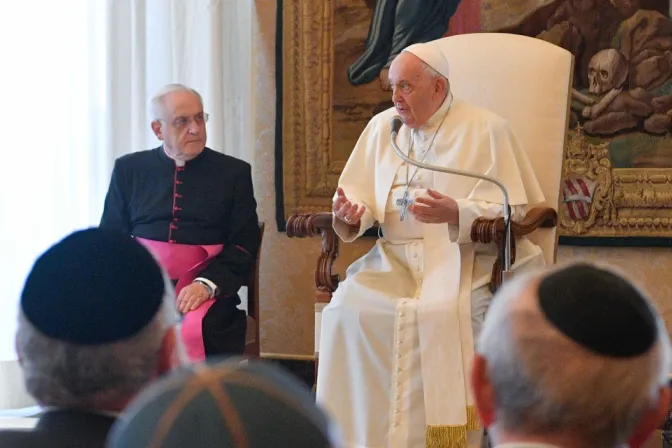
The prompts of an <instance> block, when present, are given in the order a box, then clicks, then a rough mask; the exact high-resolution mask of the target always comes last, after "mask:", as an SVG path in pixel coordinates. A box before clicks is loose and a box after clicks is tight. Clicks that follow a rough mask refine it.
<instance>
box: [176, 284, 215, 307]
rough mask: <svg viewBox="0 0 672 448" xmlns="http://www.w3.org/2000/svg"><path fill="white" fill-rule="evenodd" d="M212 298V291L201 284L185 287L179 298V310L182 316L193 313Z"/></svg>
mask: <svg viewBox="0 0 672 448" xmlns="http://www.w3.org/2000/svg"><path fill="white" fill-rule="evenodd" d="M209 298H210V291H208V288H206V287H205V286H204V285H202V284H201V283H192V284H190V285H187V286H185V287H184V288H182V290H181V291H180V294H179V295H178V296H177V309H178V310H179V311H180V313H182V314H186V313H187V312H189V311H193V310H195V309H196V308H198V307H199V306H201V304H202V303H203V302H205V301H206V300H208V299H209Z"/></svg>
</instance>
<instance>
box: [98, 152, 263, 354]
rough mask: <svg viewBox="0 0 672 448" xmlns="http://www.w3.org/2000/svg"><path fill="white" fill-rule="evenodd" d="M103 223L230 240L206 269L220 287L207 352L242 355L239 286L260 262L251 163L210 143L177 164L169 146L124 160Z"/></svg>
mask: <svg viewBox="0 0 672 448" xmlns="http://www.w3.org/2000/svg"><path fill="white" fill-rule="evenodd" d="M100 227H106V228H115V229H119V230H121V231H122V232H124V233H127V234H129V235H133V236H136V237H139V238H146V239H150V240H155V241H164V242H173V243H178V244H198V245H207V244H223V245H224V248H223V249H222V252H221V253H220V254H219V255H217V256H216V257H215V258H214V259H213V260H212V261H211V262H210V264H209V265H208V266H207V267H206V268H205V269H204V270H203V271H201V273H200V274H199V277H204V278H207V279H208V280H210V281H212V282H214V283H215V284H216V285H217V287H218V289H219V295H218V296H217V300H215V303H214V304H213V305H212V306H211V307H210V309H209V310H208V312H207V314H206V316H205V317H204V319H203V326H202V328H203V340H204V345H205V352H206V355H208V356H212V355H224V354H226V355H229V354H240V353H242V352H243V349H244V346H245V330H246V316H245V312H244V311H242V310H239V309H237V306H238V305H239V304H240V297H239V296H238V290H239V289H240V287H241V286H242V283H243V281H244V279H245V278H246V277H247V275H248V273H249V271H250V269H251V268H252V267H253V265H254V262H255V261H256V255H257V252H258V250H259V241H260V234H259V219H258V216H257V202H256V200H255V198H254V190H253V186H252V173H251V167H250V165H249V164H248V163H247V162H244V161H242V160H239V159H236V158H234V157H231V156H228V155H225V154H221V153H218V152H216V151H213V150H212V149H209V148H205V149H204V150H203V152H202V153H201V154H199V155H198V156H197V157H196V158H194V159H192V160H190V161H187V162H186V163H185V165H184V166H183V167H178V166H176V164H175V161H174V160H173V159H171V158H170V157H168V156H167V155H166V153H165V152H164V150H163V147H162V146H160V147H158V148H155V149H151V150H147V151H139V152H135V153H132V154H127V155H124V156H122V157H119V158H118V159H117V160H116V161H115V164H114V169H113V171H112V179H111V181H110V187H109V190H108V192H107V196H106V198H105V208H104V211H103V216H102V218H101V221H100ZM174 280H175V279H174Z"/></svg>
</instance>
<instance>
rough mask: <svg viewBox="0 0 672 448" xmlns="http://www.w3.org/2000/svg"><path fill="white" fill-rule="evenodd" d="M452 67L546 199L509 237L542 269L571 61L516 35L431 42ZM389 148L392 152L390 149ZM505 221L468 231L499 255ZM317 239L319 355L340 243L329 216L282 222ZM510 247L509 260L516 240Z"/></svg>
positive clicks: (552, 234)
mask: <svg viewBox="0 0 672 448" xmlns="http://www.w3.org/2000/svg"><path fill="white" fill-rule="evenodd" d="M431 44H432V45H436V46H437V47H438V48H439V49H440V50H441V51H442V52H443V53H444V54H445V55H446V57H447V58H448V61H449V63H450V87H451V90H452V92H453V94H454V95H455V96H456V97H457V98H461V99H463V100H465V101H468V102H470V103H472V104H474V105H477V106H480V107H483V108H485V109H488V110H491V111H493V112H494V113H496V114H497V115H499V116H500V117H503V118H504V119H506V120H507V121H508V122H509V124H510V126H511V128H512V129H513V130H514V131H515V133H516V136H517V137H518V140H519V141H520V142H521V144H522V147H523V148H524V149H525V151H526V153H527V156H528V159H529V161H530V164H531V165H532V168H533V169H534V172H535V173H536V174H537V179H538V181H539V184H540V186H541V189H542V191H543V193H544V196H545V198H546V202H545V203H544V204H538V205H537V206H536V207H534V208H532V209H531V210H530V211H529V212H528V213H527V216H526V217H525V218H524V219H523V220H522V221H520V222H516V223H512V233H513V235H514V237H521V236H527V237H528V238H529V239H530V240H531V241H532V242H533V243H535V244H537V245H539V246H540V247H541V249H542V252H543V254H544V258H545V260H546V263H547V264H549V265H550V264H554V263H555V260H556V251H557V233H556V222H557V210H558V209H559V205H560V204H559V199H560V183H561V174H562V164H563V156H564V149H565V145H566V138H567V129H568V123H569V106H570V92H571V86H572V73H573V70H574V57H573V55H572V54H571V53H570V52H568V51H566V50H564V49H563V48H560V47H558V46H556V45H553V44H550V43H548V42H546V41H543V40H540V39H536V38H532V37H526V36H521V35H515V34H505V33H475V34H462V35H457V36H451V37H446V38H442V39H438V40H435V41H433V42H432V43H431ZM391 150H392V149H391V148H390V151H391ZM503 224H504V220H503V218H497V219H492V220H490V219H478V220H476V221H475V222H474V223H473V225H472V227H471V239H472V241H475V242H480V243H486V244H490V243H492V244H497V245H498V247H499V248H500V251H499V252H500V253H501V252H502V250H501V249H502V245H503V233H504V232H503V230H504V225H503ZM318 234H319V235H321V237H322V254H321V255H320V257H319V260H318V262H317V268H316V270H315V286H316V288H317V291H316V298H315V301H316V305H315V311H316V316H315V327H316V328H315V352H316V357H317V352H318V350H319V339H320V321H321V310H322V308H323V307H324V305H325V304H326V303H328V302H329V301H330V300H331V296H332V294H333V292H334V291H335V290H336V288H337V287H338V283H339V281H340V278H339V276H338V275H337V274H334V273H333V272H332V266H333V263H334V260H336V258H337V257H338V249H339V242H338V237H337V236H336V234H335V232H334V231H333V229H332V215H331V213H330V212H320V213H313V214H296V215H292V216H290V217H289V220H288V221H287V235H288V236H289V237H295V238H303V237H312V236H315V235H318ZM512 240H513V241H512V242H511V246H512V247H511V249H512V251H511V254H512V256H513V257H514V264H513V268H514V269H515V238H513V239H512ZM502 261H503V260H502V257H501V256H500V258H498V259H497V260H496V262H495V264H494V265H493V269H492V282H491V289H493V290H496V289H497V287H499V285H500V284H501V282H502V276H501V267H502V264H503V263H502Z"/></svg>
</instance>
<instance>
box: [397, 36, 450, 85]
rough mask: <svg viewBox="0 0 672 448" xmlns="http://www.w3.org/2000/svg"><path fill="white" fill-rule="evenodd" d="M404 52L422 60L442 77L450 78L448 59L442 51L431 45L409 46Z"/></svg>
mask: <svg viewBox="0 0 672 448" xmlns="http://www.w3.org/2000/svg"><path fill="white" fill-rule="evenodd" d="M402 51H408V52H409V53H411V54H414V55H415V56H417V57H418V58H420V59H421V60H422V61H423V62H424V63H425V64H427V65H429V66H430V67H432V68H433V69H434V70H436V71H437V72H439V73H440V74H441V75H443V76H445V77H446V78H448V59H446V56H445V55H444V54H443V52H442V51H441V50H439V49H438V48H436V47H435V46H434V45H431V44H429V43H420V44H413V45H409V46H408V47H406V48H404V49H403V50H402Z"/></svg>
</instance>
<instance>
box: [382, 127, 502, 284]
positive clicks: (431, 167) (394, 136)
mask: <svg viewBox="0 0 672 448" xmlns="http://www.w3.org/2000/svg"><path fill="white" fill-rule="evenodd" d="M402 125H403V121H401V117H400V116H399V115H395V116H394V117H393V118H392V120H391V121H390V126H391V128H392V129H391V130H390V140H391V142H392V149H394V152H396V153H397V155H398V156H399V157H401V159H402V160H403V161H405V162H406V163H409V164H411V165H414V166H417V167H418V168H424V169H426V170H430V171H439V172H442V173H447V174H455V175H457V176H466V177H472V178H475V179H481V180H484V181H487V182H490V183H493V184H495V185H497V186H498V187H499V189H500V190H501V191H502V196H503V198H504V201H503V203H504V210H503V211H504V269H503V270H502V280H504V281H506V280H508V279H509V278H511V277H512V272H511V247H510V244H511V209H510V207H509V192H508V190H507V189H506V187H505V186H504V184H503V183H501V182H500V181H498V180H497V179H495V178H494V177H490V176H485V175H483V174H478V173H472V172H469V171H462V170H454V169H451V168H444V167H442V166H436V165H428V164H426V163H422V162H418V161H416V160H413V159H411V158H409V157H408V156H407V155H406V154H404V153H403V152H402V151H401V149H399V147H398V146H397V134H399V130H400V129H401V126H402Z"/></svg>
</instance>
